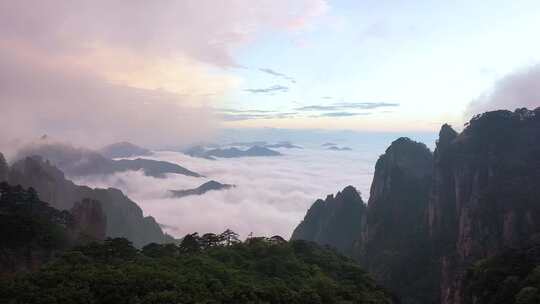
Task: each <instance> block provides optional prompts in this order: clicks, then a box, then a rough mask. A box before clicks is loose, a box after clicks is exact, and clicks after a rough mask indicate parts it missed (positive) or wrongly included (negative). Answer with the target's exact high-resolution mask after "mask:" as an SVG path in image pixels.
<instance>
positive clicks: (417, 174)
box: [369, 137, 433, 206]
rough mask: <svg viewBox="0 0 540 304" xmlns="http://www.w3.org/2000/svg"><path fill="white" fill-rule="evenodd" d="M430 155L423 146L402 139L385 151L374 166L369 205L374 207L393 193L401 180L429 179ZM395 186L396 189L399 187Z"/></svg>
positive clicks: (407, 139) (404, 138)
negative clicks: (383, 197) (382, 198)
mask: <svg viewBox="0 0 540 304" xmlns="http://www.w3.org/2000/svg"><path fill="white" fill-rule="evenodd" d="M432 158H433V156H432V154H431V151H429V149H428V148H427V147H426V145H425V144H422V143H419V142H415V141H413V140H411V139H409V138H406V137H402V138H399V139H397V140H395V141H394V142H392V144H391V145H390V146H389V147H388V149H386V152H385V153H384V154H383V155H381V156H380V157H379V159H378V160H377V163H376V165H375V174H374V177H373V182H372V184H371V190H370V200H369V205H370V206H374V205H375V204H377V203H378V201H379V200H380V199H381V197H382V196H386V195H389V194H391V193H393V192H394V191H393V187H394V184H396V183H399V182H400V181H401V180H403V179H415V180H416V179H426V178H427V179H429V177H430V175H431V169H432ZM400 186H401V185H400V184H396V187H400Z"/></svg>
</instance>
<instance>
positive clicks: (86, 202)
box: [70, 199, 107, 240]
mask: <svg viewBox="0 0 540 304" xmlns="http://www.w3.org/2000/svg"><path fill="white" fill-rule="evenodd" d="M70 213H71V215H72V216H73V220H74V222H75V225H76V227H77V233H78V234H79V235H80V236H81V238H85V239H89V240H103V239H105V236H106V231H107V217H106V216H105V213H104V212H103V209H102V208H101V203H100V202H99V201H96V200H91V199H83V200H82V201H81V202H75V204H73V207H72V208H71V210H70Z"/></svg>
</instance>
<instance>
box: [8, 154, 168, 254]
mask: <svg viewBox="0 0 540 304" xmlns="http://www.w3.org/2000/svg"><path fill="white" fill-rule="evenodd" d="M9 182H10V183H11V184H15V185H23V186H24V187H33V188H34V189H36V191H37V192H38V193H39V195H40V197H41V198H42V199H43V200H44V201H48V202H50V203H51V205H52V206H53V207H55V208H58V209H60V210H69V209H71V208H72V207H73V205H74V203H75V202H81V201H83V200H84V199H91V200H96V201H99V202H101V206H102V208H103V211H104V213H105V215H106V218H107V230H106V235H107V236H109V237H125V238H128V239H129V240H130V241H132V242H133V243H134V244H135V245H136V246H139V247H140V246H143V245H145V244H148V243H151V242H156V243H162V242H168V241H172V238H171V237H169V236H168V235H166V234H164V233H163V232H162V230H161V228H160V227H159V224H157V223H156V221H155V220H154V219H153V218H152V217H145V216H144V215H143V212H142V210H141V208H140V207H139V206H137V204H136V203H135V202H133V201H132V200H130V199H129V198H128V197H127V196H125V195H124V194H123V193H122V191H120V190H118V189H114V188H109V189H99V188H96V189H92V188H89V187H86V186H79V185H75V184H74V183H73V182H71V181H70V180H68V179H66V178H65V176H64V173H62V171H60V170H59V169H57V168H56V167H54V166H52V165H51V164H50V163H49V162H48V161H44V160H43V159H42V158H41V157H27V158H24V159H22V160H19V161H17V162H16V163H14V164H13V165H12V166H11V169H10V172H9Z"/></svg>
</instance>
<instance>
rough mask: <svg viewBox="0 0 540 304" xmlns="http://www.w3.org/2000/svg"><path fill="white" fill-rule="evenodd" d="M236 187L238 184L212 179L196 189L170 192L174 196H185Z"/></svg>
mask: <svg viewBox="0 0 540 304" xmlns="http://www.w3.org/2000/svg"><path fill="white" fill-rule="evenodd" d="M234 187H236V186H235V185H230V184H222V183H219V182H216V181H215V180H211V181H208V182H206V183H204V184H202V185H200V186H199V187H197V188H194V189H186V190H169V192H170V193H171V194H172V195H173V197H176V198H180V197H185V196H189V195H202V194H205V193H206V192H208V191H219V190H226V189H231V188H234Z"/></svg>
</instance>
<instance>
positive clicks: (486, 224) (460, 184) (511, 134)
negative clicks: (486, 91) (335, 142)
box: [295, 108, 540, 304]
mask: <svg viewBox="0 0 540 304" xmlns="http://www.w3.org/2000/svg"><path fill="white" fill-rule="evenodd" d="M539 181H540V108H538V109H536V110H532V111H531V110H527V109H518V110H516V111H514V112H511V111H493V112H487V113H484V114H482V115H478V116H475V117H474V118H473V119H472V120H471V121H470V122H469V123H468V124H467V125H466V127H465V129H464V130H463V132H461V133H460V134H458V133H457V132H456V131H454V130H453V129H452V128H451V127H450V126H449V125H443V126H442V128H441V130H440V133H439V140H438V141H437V147H436V149H435V152H434V154H433V156H432V155H431V153H430V152H429V151H428V149H427V148H426V147H425V146H424V145H422V144H419V143H415V142H412V141H410V140H408V139H405V138H401V139H398V140H396V141H395V142H393V143H392V145H391V146H390V147H389V148H388V149H387V150H386V152H385V154H384V155H382V156H381V157H380V159H379V160H378V162H377V164H376V168H375V174H374V179H373V183H372V186H371V193H370V199H369V202H368V206H367V211H366V212H363V213H362V215H360V216H356V217H349V218H347V221H348V222H351V223H354V222H356V224H355V225H356V226H355V227H354V229H351V230H347V231H343V232H342V234H343V235H347V239H349V241H352V242H354V245H353V251H352V254H353V256H354V257H355V258H356V259H358V260H359V261H360V262H361V264H363V265H364V267H366V268H367V269H368V270H369V271H370V272H372V273H373V275H374V276H375V277H376V278H377V279H378V280H379V281H381V282H382V283H383V284H384V285H386V286H387V287H389V288H390V289H391V290H393V291H394V292H396V293H397V294H399V295H400V296H401V298H402V300H403V302H404V303H442V304H463V303H468V302H465V299H467V298H466V295H465V288H464V284H465V283H464V282H465V281H464V279H465V275H466V273H467V271H468V269H469V268H470V267H471V266H472V265H473V264H474V263H475V262H476V261H478V260H480V259H484V258H487V257H490V256H493V255H497V254H499V253H500V252H501V251H502V250H504V248H518V247H523V246H527V245H528V244H530V243H531V241H532V240H535V239H538V238H540V187H539V184H538V182H539ZM324 206H325V204H324V202H323V201H318V202H316V203H315V204H314V206H313V207H312V208H311V209H310V211H308V215H309V216H308V215H306V219H305V220H304V222H307V223H308V224H306V223H302V224H301V226H308V227H309V229H306V228H302V230H306V231H308V232H309V233H303V234H301V233H296V235H295V237H297V238H305V239H309V240H314V241H317V242H319V243H321V242H322V243H328V244H334V243H333V240H332V238H333V237H337V236H336V234H328V231H331V230H332V229H333V227H332V225H334V223H339V222H341V221H342V220H341V219H336V218H334V217H335V215H333V213H332V212H333V210H332V209H328V208H324ZM327 209H328V210H327ZM330 216H334V217H332V218H333V220H332V223H331V224H329V223H328V220H327V218H328V217H330ZM341 216H343V215H341ZM308 220H309V221H308ZM360 223H361V224H360ZM358 227H360V228H361V229H360V230H359V229H358ZM299 228H300V226H299ZM299 228H297V230H298V229H299ZM318 236H325V237H326V238H327V239H324V240H321V238H320V237H318ZM336 247H337V246H336ZM339 248H347V245H346V243H344V244H341V245H340V247H339ZM344 252H346V251H344ZM346 253H348V252H346ZM483 296H485V297H487V298H489V296H490V295H483Z"/></svg>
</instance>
